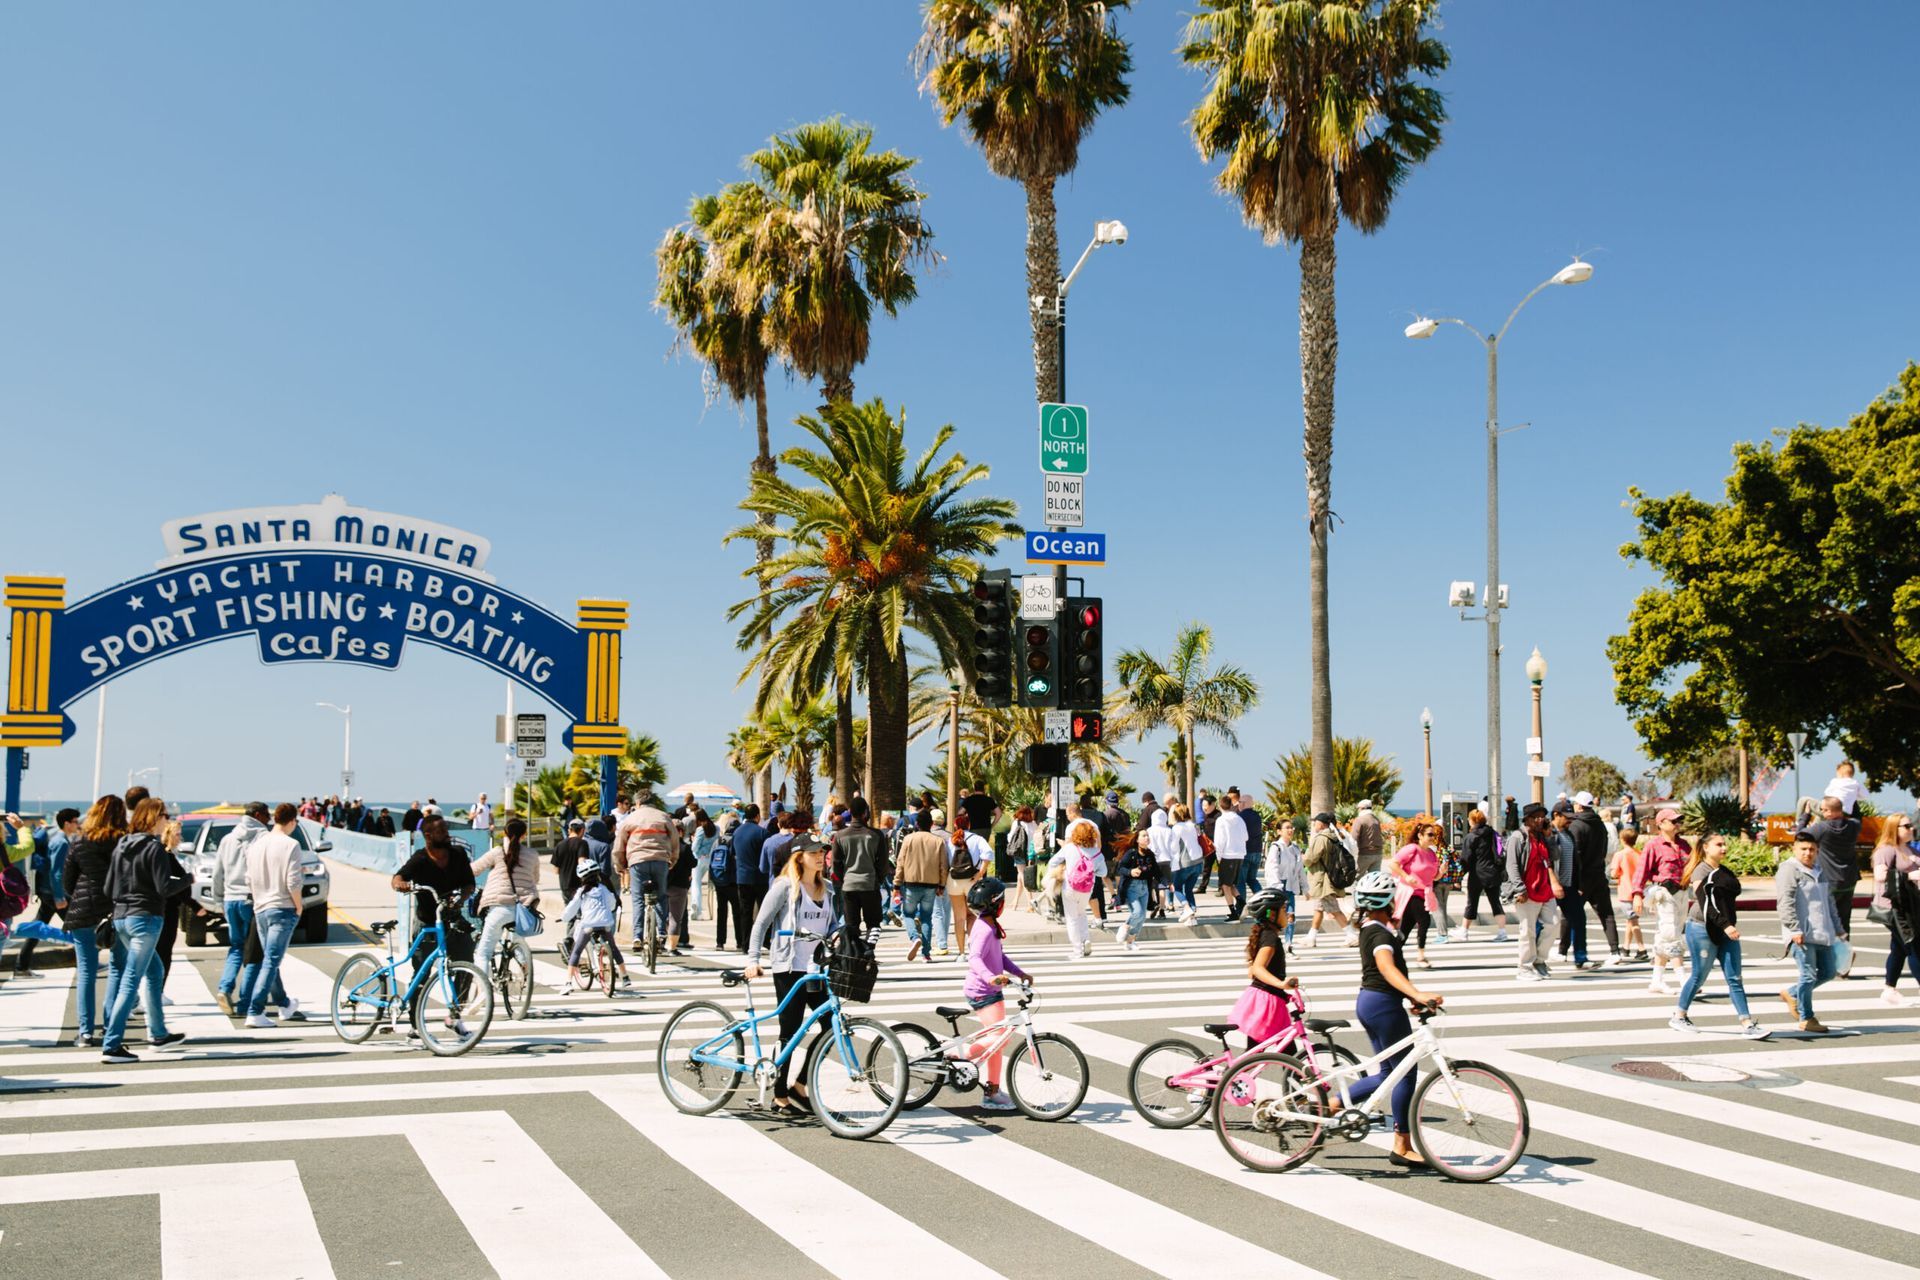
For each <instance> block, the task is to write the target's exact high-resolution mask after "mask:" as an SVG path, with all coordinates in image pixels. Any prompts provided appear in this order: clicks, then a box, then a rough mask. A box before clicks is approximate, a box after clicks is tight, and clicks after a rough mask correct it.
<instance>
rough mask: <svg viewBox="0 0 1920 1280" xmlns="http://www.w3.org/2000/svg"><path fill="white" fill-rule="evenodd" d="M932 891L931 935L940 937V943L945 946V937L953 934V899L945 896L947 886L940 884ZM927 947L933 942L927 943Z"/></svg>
mask: <svg viewBox="0 0 1920 1280" xmlns="http://www.w3.org/2000/svg"><path fill="white" fill-rule="evenodd" d="M932 893H933V936H934V937H936V938H938V939H940V945H941V946H943V947H944V946H946V945H947V939H948V938H950V937H952V936H953V900H952V899H951V898H949V897H947V886H945V885H941V886H939V887H938V888H936V889H933V890H932ZM927 946H928V947H929V948H931V947H932V946H933V943H931V942H929V943H928V944H927Z"/></svg>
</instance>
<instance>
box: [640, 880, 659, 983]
mask: <svg viewBox="0 0 1920 1280" xmlns="http://www.w3.org/2000/svg"><path fill="white" fill-rule="evenodd" d="M641 910H643V911H645V912H646V913H647V934H646V938H647V941H646V945H645V946H644V947H642V948H641V953H642V958H644V959H645V960H646V962H647V972H648V973H652V972H653V968H654V966H655V965H656V964H658V963H659V962H660V917H659V916H656V915H655V914H653V899H652V898H651V897H649V898H648V899H647V901H646V905H645V906H644V907H642V908H641Z"/></svg>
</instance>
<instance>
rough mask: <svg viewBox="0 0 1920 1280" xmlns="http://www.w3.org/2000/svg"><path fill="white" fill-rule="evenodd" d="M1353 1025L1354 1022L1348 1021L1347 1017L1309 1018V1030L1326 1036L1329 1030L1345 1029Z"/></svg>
mask: <svg viewBox="0 0 1920 1280" xmlns="http://www.w3.org/2000/svg"><path fill="white" fill-rule="evenodd" d="M1352 1025H1353V1024H1352V1023H1350V1022H1348V1021H1347V1020H1346V1019H1345V1018H1308V1019H1307V1030H1309V1031H1311V1032H1313V1033H1314V1034H1315V1035H1317V1036H1324V1035H1326V1034H1328V1033H1329V1032H1333V1031H1344V1030H1346V1029H1347V1028H1348V1027H1350V1026H1352Z"/></svg>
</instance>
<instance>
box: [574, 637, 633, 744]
mask: <svg viewBox="0 0 1920 1280" xmlns="http://www.w3.org/2000/svg"><path fill="white" fill-rule="evenodd" d="M579 628H580V630H581V631H582V632H584V633H585V634H586V637H587V698H586V718H585V719H584V720H582V721H580V723H578V724H576V725H574V726H573V749H574V750H575V751H577V752H579V753H580V754H581V755H589V756H617V755H619V754H620V753H621V752H622V751H625V750H626V749H627V730H626V728H625V726H623V725H622V724H621V723H620V633H621V632H623V631H625V630H626V629H627V602H626V601H625V600H582V601H581V602H580V622H579Z"/></svg>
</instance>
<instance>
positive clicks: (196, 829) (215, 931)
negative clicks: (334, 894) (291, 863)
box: [180, 809, 333, 947]
mask: <svg viewBox="0 0 1920 1280" xmlns="http://www.w3.org/2000/svg"><path fill="white" fill-rule="evenodd" d="M241 817H242V815H241V814H239V813H236V812H229V811H227V810H225V809H211V810H201V811H199V812H196V813H188V814H182V815H181V818H180V864H181V865H182V866H184V867H185V868H186V869H187V874H188V875H190V876H192V877H193V891H192V895H191V896H190V897H189V899H188V901H187V904H186V905H185V906H184V907H182V908H181V911H180V932H181V933H183V934H184V935H186V943H187V945H188V946H190V947H200V946H205V945H206V943H207V939H208V937H209V936H212V937H214V938H216V939H217V940H218V941H219V943H220V945H222V946H226V945H227V912H226V906H225V904H223V903H222V902H221V901H220V900H219V899H218V898H216V897H214V895H213V870H214V855H215V852H216V851H217V850H218V849H219V848H220V842H221V841H222V840H224V839H225V838H226V836H227V833H228V832H230V831H232V830H233V829H234V828H235V827H237V826H239V825H240V819H241ZM293 838H294V840H295V841H296V842H298V844H299V845H300V848H301V849H302V850H304V851H305V852H304V853H303V854H302V856H301V859H300V869H301V871H302V872H303V873H304V876H305V881H306V882H305V884H304V886H303V887H302V888H301V891H300V934H299V937H300V941H302V942H325V941H326V940H327V892H328V890H329V889H330V888H331V887H332V884H333V879H332V875H331V873H329V872H328V870H327V864H326V863H324V862H322V861H321V860H320V855H321V854H323V853H325V852H327V850H329V849H331V848H332V847H333V845H332V844H330V843H329V842H328V840H327V836H326V828H325V827H322V826H321V825H320V824H319V823H317V822H309V821H307V820H306V819H305V818H302V819H301V820H300V821H299V822H298V823H296V824H295V825H294V828H293Z"/></svg>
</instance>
